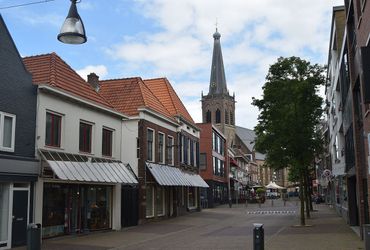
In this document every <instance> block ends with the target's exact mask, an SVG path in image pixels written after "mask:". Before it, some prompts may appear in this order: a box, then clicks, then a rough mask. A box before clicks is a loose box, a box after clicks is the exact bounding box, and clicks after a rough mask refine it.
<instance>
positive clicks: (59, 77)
mask: <svg viewBox="0 0 370 250" xmlns="http://www.w3.org/2000/svg"><path fill="white" fill-rule="evenodd" d="M23 62H24V64H25V65H26V68H27V70H28V71H29V72H30V73H31V74H32V79H33V80H32V81H33V83H34V84H35V85H39V84H48V85H50V86H54V87H57V88H60V89H62V90H65V91H68V92H70V93H72V94H74V95H77V96H79V97H82V98H84V99H88V100H90V101H93V102H96V103H98V104H101V105H104V106H106V107H110V108H112V107H113V106H112V105H111V104H110V103H109V102H108V101H107V100H105V99H104V98H103V97H102V96H101V95H100V94H99V93H97V92H96V91H95V90H94V89H93V88H92V87H91V86H90V84H89V83H87V82H86V81H85V80H84V79H82V78H81V77H80V76H79V75H78V74H77V73H76V72H75V71H74V70H73V69H72V68H71V67H70V66H69V65H68V64H67V63H66V62H65V61H63V60H62V59H61V58H60V57H59V56H58V55H57V54H56V53H51V54H44V55H37V56H31V57H25V58H23Z"/></svg>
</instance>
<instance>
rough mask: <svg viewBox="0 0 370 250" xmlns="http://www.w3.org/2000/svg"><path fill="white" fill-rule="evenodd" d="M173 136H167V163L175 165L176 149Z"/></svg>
mask: <svg viewBox="0 0 370 250" xmlns="http://www.w3.org/2000/svg"><path fill="white" fill-rule="evenodd" d="M173 143H174V142H173V137H172V136H167V163H168V164H170V165H173V151H174V146H175V145H174V144H173Z"/></svg>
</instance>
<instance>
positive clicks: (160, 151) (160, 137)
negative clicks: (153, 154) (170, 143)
mask: <svg viewBox="0 0 370 250" xmlns="http://www.w3.org/2000/svg"><path fill="white" fill-rule="evenodd" d="M158 154H159V155H158V156H159V158H158V161H159V162H160V163H165V162H164V159H165V158H164V134H162V133H159V134H158Z"/></svg>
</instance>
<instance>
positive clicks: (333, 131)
mask: <svg viewBox="0 0 370 250" xmlns="http://www.w3.org/2000/svg"><path fill="white" fill-rule="evenodd" d="M345 22H346V15H345V9H344V6H338V7H334V8H333V17H332V26H331V35H330V44H329V56H328V71H327V79H328V82H327V85H326V89H325V92H326V104H327V107H326V114H327V126H325V127H326V128H327V131H328V133H329V135H330V136H329V137H328V138H327V140H328V153H329V155H330V158H329V163H330V166H329V167H327V168H325V167H324V166H326V161H325V159H323V160H322V161H321V162H319V163H318V164H317V169H318V170H319V171H318V176H317V178H318V180H319V184H320V185H321V186H322V187H324V188H325V193H322V194H323V195H325V196H327V197H326V200H327V201H328V202H330V203H332V204H333V205H334V206H335V208H336V210H337V212H338V214H340V215H341V216H343V217H344V218H345V219H346V221H349V216H348V215H349V214H348V212H349V210H348V192H347V177H348V176H347V175H346V172H348V170H349V169H350V168H351V161H347V168H348V169H347V171H346V157H345V147H346V145H345V144H346V143H345V141H346V137H345V136H347V144H348V137H350V134H351V133H352V130H351V128H350V126H343V125H344V122H345V121H344V120H343V116H344V114H343V112H342V111H343V109H345V110H348V111H350V107H349V106H348V105H347V106H345V108H343V105H345V102H346V101H347V94H348V90H347V93H342V92H343V91H345V90H344V89H343V87H344V86H347V85H348V82H347V78H348V75H347V70H346V67H347V66H348V61H347V53H346V48H347V46H346V39H345V37H344V31H345ZM343 76H345V77H343ZM346 121H348V119H347V120H346ZM348 145H349V144H348ZM348 145H347V150H349V148H348ZM347 152H348V151H347ZM329 173H330V174H329ZM350 178H351V177H350Z"/></svg>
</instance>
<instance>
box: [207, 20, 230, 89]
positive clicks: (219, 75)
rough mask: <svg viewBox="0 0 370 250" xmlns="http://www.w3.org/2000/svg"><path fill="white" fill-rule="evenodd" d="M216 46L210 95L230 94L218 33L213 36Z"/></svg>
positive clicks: (214, 47) (214, 46)
mask: <svg viewBox="0 0 370 250" xmlns="http://www.w3.org/2000/svg"><path fill="white" fill-rule="evenodd" d="M213 38H214V45H213V56H212V68H211V78H210V81H209V93H208V94H209V95H214V94H228V91H227V86H226V77H225V69H224V62H223V59H222V51H221V43H220V38H221V34H220V33H219V32H218V31H217V27H216V32H215V33H214V34H213Z"/></svg>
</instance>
